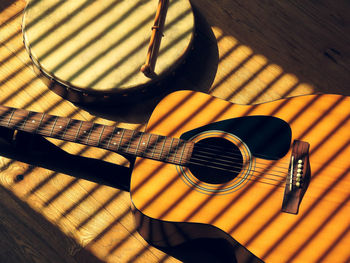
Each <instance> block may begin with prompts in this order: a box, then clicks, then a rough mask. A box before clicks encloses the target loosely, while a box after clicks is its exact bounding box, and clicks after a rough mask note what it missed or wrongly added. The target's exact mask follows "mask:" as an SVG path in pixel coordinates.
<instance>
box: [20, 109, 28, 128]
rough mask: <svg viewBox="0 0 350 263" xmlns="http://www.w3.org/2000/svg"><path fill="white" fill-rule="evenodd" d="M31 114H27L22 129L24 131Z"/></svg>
mask: <svg viewBox="0 0 350 263" xmlns="http://www.w3.org/2000/svg"><path fill="white" fill-rule="evenodd" d="M29 114H30V112H28V113H27V116H26V117H25V119H24V121H23V123H22V125H21V129H22V130H25V126H26V124H27V120H28V117H29Z"/></svg>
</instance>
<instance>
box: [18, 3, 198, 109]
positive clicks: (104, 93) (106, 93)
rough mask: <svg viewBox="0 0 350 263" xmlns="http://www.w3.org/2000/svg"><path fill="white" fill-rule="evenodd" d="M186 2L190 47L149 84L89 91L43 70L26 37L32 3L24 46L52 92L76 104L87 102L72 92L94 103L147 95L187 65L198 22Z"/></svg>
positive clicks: (23, 34) (24, 28) (23, 24)
mask: <svg viewBox="0 0 350 263" xmlns="http://www.w3.org/2000/svg"><path fill="white" fill-rule="evenodd" d="M186 1H187V2H188V3H189V7H190V11H191V16H192V19H191V20H192V24H193V27H192V29H191V37H190V40H189V42H188V45H187V46H186V48H185V49H184V50H183V52H182V54H181V55H180V56H179V57H178V58H177V59H176V60H175V62H174V63H173V64H172V65H171V66H170V67H169V68H168V69H166V70H165V71H164V72H163V73H162V74H161V75H159V76H158V77H157V78H156V79H150V81H148V82H147V83H144V84H140V85H137V86H133V87H127V88H118V87H115V88H112V89H110V90H97V89H89V88H87V87H78V86H76V85H75V86H73V85H72V84H71V83H69V82H67V81H64V80H62V79H60V78H58V77H57V76H54V74H51V73H49V72H47V71H46V70H45V69H43V68H42V67H41V65H40V62H39V61H38V60H37V59H36V58H35V56H33V53H32V52H31V45H30V43H29V41H28V39H27V37H26V24H25V19H26V10H27V8H28V6H29V4H30V1H28V2H27V5H26V7H25V9H24V11H23V17H22V37H23V44H24V47H25V49H26V51H27V53H28V55H29V57H30V60H31V62H32V64H33V66H34V67H35V68H36V69H37V70H35V72H36V73H40V75H42V77H44V78H46V79H47V80H48V81H50V84H49V85H48V86H49V88H50V89H51V90H52V91H54V92H55V93H56V94H58V95H60V96H61V97H63V98H65V99H67V100H69V101H72V102H76V103H81V102H83V103H85V102H84V101H85V100H80V99H72V98H69V93H71V92H72V91H73V92H74V93H80V94H81V96H82V97H96V98H95V99H91V98H90V99H89V100H91V101H92V102H94V101H96V100H100V98H108V97H115V96H120V97H127V96H128V94H129V93H134V92H141V93H145V92H147V90H146V89H147V88H148V87H149V86H151V85H157V84H158V83H160V82H161V81H162V80H163V79H164V78H166V77H168V76H169V75H171V73H172V72H174V70H175V69H176V68H178V67H179V66H180V65H181V64H183V63H185V61H186V57H187V55H188V53H189V52H190V51H191V49H192V46H193V39H194V35H195V28H196V21H195V16H194V12H193V7H192V4H191V2H190V1H189V0H186ZM44 82H45V81H44ZM52 82H54V83H55V84H57V85H58V86H59V87H57V85H54V86H55V88H59V89H62V90H59V91H57V90H56V89H53V88H52V87H53V84H52ZM63 93H67V94H68V96H63V95H62V94H63Z"/></svg>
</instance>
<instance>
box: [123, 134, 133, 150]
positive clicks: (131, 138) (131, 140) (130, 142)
mask: <svg viewBox="0 0 350 263" xmlns="http://www.w3.org/2000/svg"><path fill="white" fill-rule="evenodd" d="M134 133H135V131H134V130H133V131H132V133H131V137H130V140H129V143H128V147H127V148H126V150H125V152H129V148H130V145H131V144H132V143H133V137H134Z"/></svg>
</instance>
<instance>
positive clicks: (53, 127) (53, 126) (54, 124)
mask: <svg viewBox="0 0 350 263" xmlns="http://www.w3.org/2000/svg"><path fill="white" fill-rule="evenodd" d="M57 120H58V117H56V118H55V121H54V123H53V125H52V129H51V132H50V137H51V136H52V133H53V131H54V129H55V126H56V123H57Z"/></svg>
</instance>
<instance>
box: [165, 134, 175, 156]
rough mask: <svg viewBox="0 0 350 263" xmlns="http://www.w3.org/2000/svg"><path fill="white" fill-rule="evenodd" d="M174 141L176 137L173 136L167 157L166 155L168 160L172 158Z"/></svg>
mask: <svg viewBox="0 0 350 263" xmlns="http://www.w3.org/2000/svg"><path fill="white" fill-rule="evenodd" d="M173 142H174V138H171V142H170V146H169V150H168V154H167V157H166V159H167V160H168V158H170V155H171V151H172V147H173Z"/></svg>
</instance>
